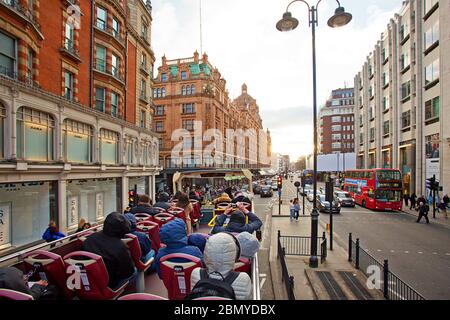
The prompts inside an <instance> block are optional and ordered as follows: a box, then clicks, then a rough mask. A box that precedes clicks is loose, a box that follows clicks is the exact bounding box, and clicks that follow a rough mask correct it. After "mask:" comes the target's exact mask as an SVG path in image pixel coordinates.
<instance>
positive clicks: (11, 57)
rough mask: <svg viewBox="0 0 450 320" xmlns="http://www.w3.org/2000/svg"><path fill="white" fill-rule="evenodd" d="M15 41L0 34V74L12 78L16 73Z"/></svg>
mask: <svg viewBox="0 0 450 320" xmlns="http://www.w3.org/2000/svg"><path fill="white" fill-rule="evenodd" d="M16 61H17V52H16V39H13V38H11V37H9V36H7V35H6V34H4V33H3V32H0V74H4V75H7V76H8V77H14V74H15V72H16V66H17V64H16Z"/></svg>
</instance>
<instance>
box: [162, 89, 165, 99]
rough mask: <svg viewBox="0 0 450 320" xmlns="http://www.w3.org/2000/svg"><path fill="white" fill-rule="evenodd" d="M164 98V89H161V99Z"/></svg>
mask: <svg viewBox="0 0 450 320" xmlns="http://www.w3.org/2000/svg"><path fill="white" fill-rule="evenodd" d="M165 96H166V88H162V89H161V97H162V98H164V97H165Z"/></svg>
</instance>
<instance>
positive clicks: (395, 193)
mask: <svg viewBox="0 0 450 320" xmlns="http://www.w3.org/2000/svg"><path fill="white" fill-rule="evenodd" d="M376 196H377V200H378V201H382V202H400V201H402V194H401V191H399V190H377V192H376Z"/></svg>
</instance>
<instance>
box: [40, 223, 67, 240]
mask: <svg viewBox="0 0 450 320" xmlns="http://www.w3.org/2000/svg"><path fill="white" fill-rule="evenodd" d="M64 237H65V235H64V233H61V232H59V231H58V227H57V226H56V222H55V221H53V220H52V221H50V223H49V224H48V228H47V229H46V230H45V232H44V234H43V235H42V239H44V240H45V241H47V242H52V241H55V240H58V239H61V238H64Z"/></svg>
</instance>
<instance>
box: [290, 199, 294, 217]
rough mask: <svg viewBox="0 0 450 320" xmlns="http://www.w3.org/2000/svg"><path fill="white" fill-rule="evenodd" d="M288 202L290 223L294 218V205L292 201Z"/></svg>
mask: <svg viewBox="0 0 450 320" xmlns="http://www.w3.org/2000/svg"><path fill="white" fill-rule="evenodd" d="M289 202H290V203H291V205H290V207H289V218H290V221H291V222H292V220H293V219H294V218H295V205H294V200H290V201H289Z"/></svg>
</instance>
